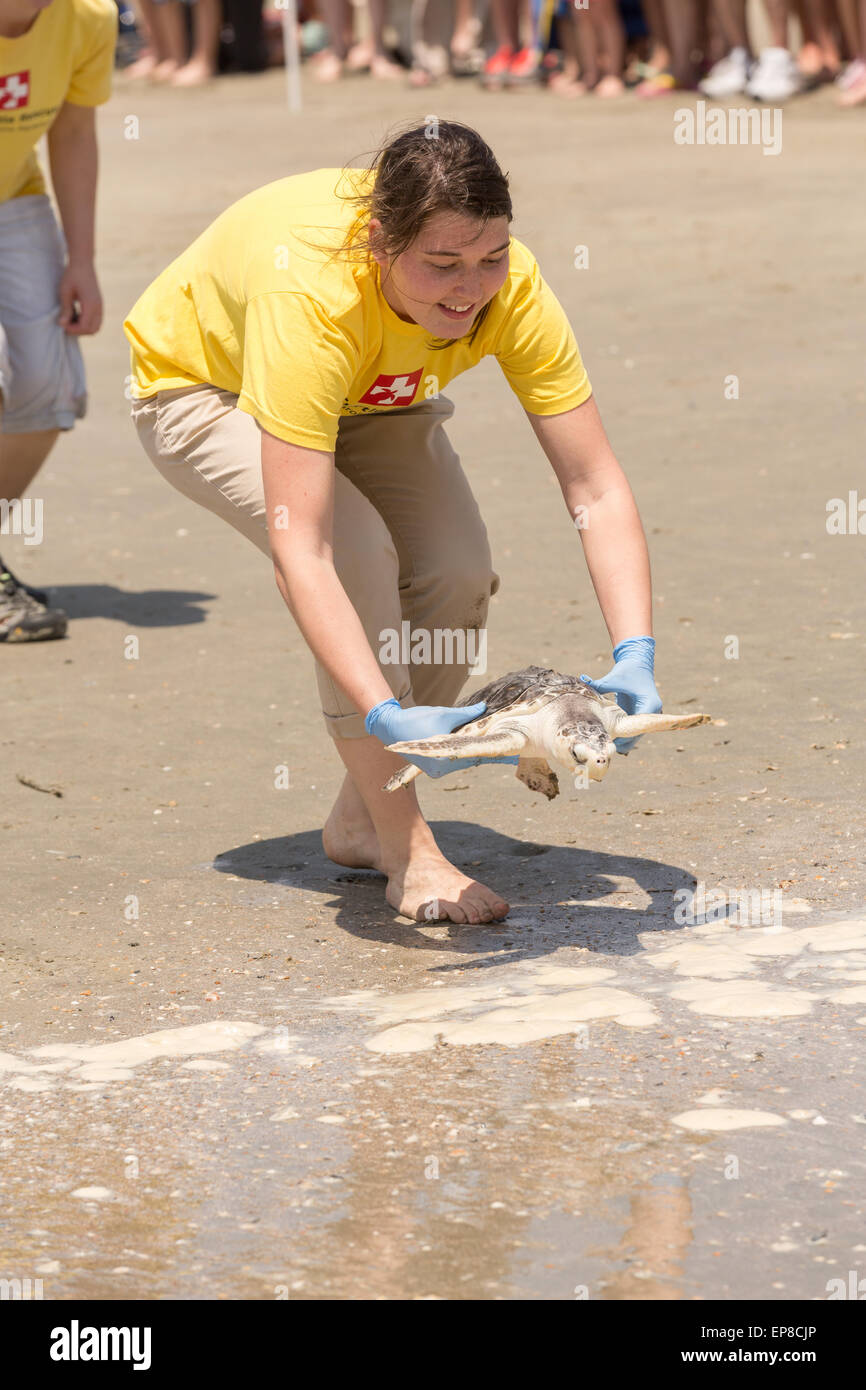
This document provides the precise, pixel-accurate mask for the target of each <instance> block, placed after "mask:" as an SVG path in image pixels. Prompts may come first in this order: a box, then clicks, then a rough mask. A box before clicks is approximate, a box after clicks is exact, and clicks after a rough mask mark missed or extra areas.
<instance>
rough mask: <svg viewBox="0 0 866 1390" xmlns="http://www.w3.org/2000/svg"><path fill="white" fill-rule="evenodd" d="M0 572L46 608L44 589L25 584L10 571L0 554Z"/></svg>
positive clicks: (46, 599)
mask: <svg viewBox="0 0 866 1390" xmlns="http://www.w3.org/2000/svg"><path fill="white" fill-rule="evenodd" d="M0 574H2V575H4V576H5V577H6V578H7V579H11V580H12V582H13V584H17V585H18V588H19V589H23V590H24V592H25V593H28V594H29V595H30V597H31V598H35V600H36V602H37V603H44V604H45V606H46V608H47V607H48V595H47V594H46V592H45V590H44V589H34V588H32V587H31V586H30V585H29V584H25V583H24V581H23V579H19V578H18V577H17V576H16V575H14V574H13V573H12V571H11V569H10V568H9V566H8V565H7V564H6V563H5V562H4V560H3V556H2V555H0Z"/></svg>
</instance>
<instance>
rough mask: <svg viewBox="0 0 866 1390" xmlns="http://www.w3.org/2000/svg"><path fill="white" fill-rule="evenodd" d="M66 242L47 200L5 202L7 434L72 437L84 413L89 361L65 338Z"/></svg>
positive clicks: (2, 304)
mask: <svg viewBox="0 0 866 1390" xmlns="http://www.w3.org/2000/svg"><path fill="white" fill-rule="evenodd" d="M65 260H66V251H65V247H64V244H63V236H62V233H61V231H60V228H59V227H58V225H57V222H56V219H55V217H54V212H53V211H52V208H51V202H50V200H49V198H48V197H47V196H46V195H45V194H44V193H34V194H27V195H26V196H25V197H23V198H9V199H8V200H7V201H6V202H5V203H0V394H2V397H3V400H2V411H3V416H2V422H0V428H2V431H3V433H4V434H25V433H30V432H31V431H33V430H70V429H72V426H73V425H74V424H75V421H76V420H80V419H81V417H82V416H83V415H84V412H85V410H86V409H87V385H86V381H85V376H84V359H83V358H82V356H81V348H80V347H79V346H78V340H77V339H76V338H71V337H70V336H69V334H68V333H64V331H63V329H62V328H61V327H60V324H59V322H58V317H59V314H60V299H59V293H58V291H59V286H60V277H61V275H62V274H63V267H64V264H65Z"/></svg>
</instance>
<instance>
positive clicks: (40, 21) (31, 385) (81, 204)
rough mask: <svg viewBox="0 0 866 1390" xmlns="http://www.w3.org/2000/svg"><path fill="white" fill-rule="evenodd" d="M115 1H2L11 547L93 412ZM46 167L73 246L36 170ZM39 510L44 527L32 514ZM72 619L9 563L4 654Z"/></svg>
mask: <svg viewBox="0 0 866 1390" xmlns="http://www.w3.org/2000/svg"><path fill="white" fill-rule="evenodd" d="M116 34H117V8H116V6H115V4H114V0H0V513H2V523H3V525H2V529H0V534H2V535H6V534H9V533H10V532H13V531H18V532H21V531H22V530H23V531H24V533H25V534H26V536H27V540H28V542H29V543H31V544H32V543H35V539H36V535H37V531H38V537H39V539H41V533H42V516H41V500H38V501H37V503H36V508H34V506H33V505H29V506H28V505H27V504H32V503H33V499H29V498H28V499H27V500H26V503H22V501H21V499H22V496H23V494H24V492H25V491H26V490H27V489H28V487H29V486H30V484H31V483H32V481H33V479H34V478H35V476H36V474H37V473H38V471H39V469H40V468H41V466H42V464H43V463H44V462H45V459H46V458H47V456H48V453H49V451H50V450H51V448H52V446H53V444H54V442H55V440H56V439H57V435H58V432H59V431H60V430H68V429H71V428H72V426H73V425H74V423H75V421H76V420H77V419H80V418H81V417H82V416H83V415H84V412H85V409H86V400H87V397H86V384H85V375H84V365H83V362H82V357H81V350H80V348H79V345H78V342H77V339H78V338H79V337H81V336H83V335H84V334H88V333H96V332H97V330H98V328H99V326H100V323H101V321H102V300H101V297H100V293H99V285H98V283H97V279H96V271H95V269H94V264H93V261H94V244H93V225H94V209H95V203H96V127H95V119H94V107H96V106H98V105H99V104H100V103H101V102H104V101H107V100H108V97H109V95H110V93H111V76H112V71H113V67H114V45H115V39H116ZM42 135H47V137H48V158H49V163H50V167H51V179H52V184H53V187H54V196H55V198H56V200H57V206H58V209H59V213H60V223H61V225H62V228H63V230H62V232H61V230H60V226H58V223H57V220H56V218H55V215H54V212H53V209H52V206H51V201H50V199H49V197H48V194H47V192H46V188H45V180H44V178H43V175H42V171H41V169H40V167H39V163H38V161H37V158H36V144H37V141H38V140H39V138H40V136H42ZM37 508H38V517H39V521H38V527H37V523H36V517H35V516H34V511H35V510H36V509H37ZM66 626H67V622H66V614H65V613H63V612H62V611H60V610H59V609H56V608H50V607H49V606H48V599H47V596H46V595H45V594H44V593H42V592H41V591H40V590H37V589H31V588H30V587H29V586H28V585H25V584H22V583H20V582H19V581H18V580H17V579H16V578H15V576H14V574H13V573H12V571H11V570H10V569H9V568H8V567H7V566H6V565H4V563H3V561H2V560H0V642H23V641H38V640H41V639H43V638H47V637H62V636H63V635H64V633H65V632H66Z"/></svg>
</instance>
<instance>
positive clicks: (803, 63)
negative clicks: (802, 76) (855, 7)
mask: <svg viewBox="0 0 866 1390" xmlns="http://www.w3.org/2000/svg"><path fill="white" fill-rule="evenodd" d="M797 13H798V15H799V18H800V27H801V29H802V31H803V45H802V47H801V49H800V52H799V54H798V59H797V61H798V63H799V66H800V70H801V71H802V72H805V73H806V74H807V75H809V76H817V75H818V74H819V73H822V72H824V71H827V72H831V73H836V72H837V71H838V69H839V62H840V59H839V50H838V48H837V46H836V40H835V38H834V36H833V27H832V23H831V19H830V15H829V14H828V12H827V3H826V0H797Z"/></svg>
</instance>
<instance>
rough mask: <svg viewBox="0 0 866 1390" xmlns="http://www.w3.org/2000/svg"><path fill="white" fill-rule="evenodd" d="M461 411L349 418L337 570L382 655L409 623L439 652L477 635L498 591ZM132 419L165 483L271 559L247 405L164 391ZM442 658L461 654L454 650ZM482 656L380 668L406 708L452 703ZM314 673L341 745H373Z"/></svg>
mask: <svg viewBox="0 0 866 1390" xmlns="http://www.w3.org/2000/svg"><path fill="white" fill-rule="evenodd" d="M453 413H454V406H453V404H452V402H451V401H449V400H447V399H446V398H445V397H444V396H440V397H439V399H438V400H433V401H425V402H424V403H423V404H421V405H418V406H412V407H409V408H407V409H394V410H389V411H388V413H387V414H381V415H353V416H344V417H342V418H341V420H340V427H339V434H338V437H337V447H336V450H335V462H336V474H335V499H334V564H335V567H336V570H337V573H338V575H339V577H340V581H341V583H342V585H343V587H344V589H345V590H346V593H347V594H348V596H349V598H350V599H351V601H352V603H353V605H354V607H355V609H356V611H357V613H358V616H359V618H360V619H361V622H362V623H363V625H364V631H365V632H366V634H367V640H368V641H369V643H370V646H371V648H372V650H373V652H374V654H375V655H376V657H377V658H379V657H380V649H381V648H382V644H383V641H384V640H385V639H384V638H383V633H385V632H386V631H387V630H389V629H390V630H393V631H396V632H397V633H399V632H400V631H401V623H402V622H405V621H408V622H409V623H410V625H411V630H412V632H413V633H414V632H419V631H420V632H428V633H429V634H430V642H431V644H432V643H433V635H434V634H435V633H436V631H437V630H439V631H445V630H448V631H452V632H454V631H464V632H466V633H467V636H468V634H469V633H473V634H475V633H477V630H478V629H479V628H483V627H484V625H485V622H486V618H487V606H488V602H489V599H490V595H491V594H494V593H496V591H497V589H498V588H499V576H498V575H497V574H496V573H495V572H494V571H493V569H492V568H491V559H490V547H489V545H488V542H487V531H486V529H485V526H484V522H483V521H482V519H481V514H480V512H479V510H478V504H477V502H476V501H475V498H474V497H473V495H472V491H471V489H470V487H469V483H468V481H467V479H466V476H465V474H464V472H463V469H462V468H461V467H460V460H459V459H458V457H457V455H456V454H455V452H454V450H453V449H452V447H451V445H450V443H449V441H448V437H447V435H446V433H445V429H444V423H445V421H446V420H447V419H449V418H450V416H451V415H453ZM132 416H133V420H134V422H135V426H136V429H137V430H138V435H139V438H140V440H141V443H142V445H143V446H144V449H145V452H146V453H147V455H148V457H149V458H150V460H151V462H152V463H153V464H155V466H156V467H157V469H158V470H159V472H160V473H161V474H162V476H163V477H164V478H166V479H167V481H168V482H170V483H171V484H172V486H173V487H176V488H177V489H178V491H179V492H182V493H183V494H184V496H186V497H189V498H191V499H192V500H193V501H194V502H198V503H199V505H200V506H202V507H206V508H207V509H208V511H211V512H215V513H216V514H217V516H221V517H222V518H223V520H224V521H227V522H229V524H230V525H232V526H234V527H235V529H236V530H238V531H240V532H241V533H242V534H243V535H244V536H246V537H247V539H248V540H251V541H252V542H253V544H254V545H256V546H258V548H259V550H261V552H262V553H263V554H264V555H267V556H268V558H270V546H269V544H268V533H267V525H266V521H265V501H264V494H263V489H262V468H261V430H260V428H259V425H258V424H257V423H256V421H255V420H254V419H253V418H252V416H251V415H247V414H245V412H244V411H242V410H238V409H237V396H235V395H233V394H232V393H231V392H229V391H221V390H218V389H217V387H215V386H193V387H185V388H183V389H182V390H179V391H160V392H158V394H157V395H155V396H151V397H149V398H147V399H146V400H141V401H133V403H132ZM466 645H468V644H466ZM444 650H445V651H448V652H449V655H450V656H451V657H458V656H459V655H460V654H461V653H460V651H459V649H456V648H455V647H453V646H452V647H450V650H449V648H448V647H447V646H445V647H444ZM442 651H443V647H440V654H441V653H442ZM386 655H387V653H386ZM400 655H403V653H400ZM471 656H472V653H471V652H470V653H469V658H468V660H467V661H462V662H459V663H458V662H457V661H456V660H452V661H449V662H447V663H440V664H438V665H436V664H433V662H431V663H430V664H426V663H425V664H421V663H417V664H414V663H413V664H411V665H406V664H402V665H401V664H396V663H393V662H392V661H386V662H385V663H384V664H383V662H382V661H381V659H380V666H381V668H382V674H383V675H384V677H385V679H386V681H387V682H388V684H389V686H390V687H391V689H392V691H393V692H394V694H395V695H396V697H397V699H398V700H399V701H400V703H401V704H402V705H404V706H405V707H408V706H411V705H416V704H418V705H452V704H454V702H455V700H456V699H457V697H458V695H459V693H460V690H461V688H462V686H463V684H464V682H465V680H466V675H467V671H468V668H469V660H471ZM316 676H317V680H318V686H319V696H320V698H321V702H322V712H323V714H324V716H325V723H326V726H327V728H328V732H329V733H330V734H331V736H332V737H333V738H361V737H363V736H364V733H365V730H364V720H363V715H362V714H359V713H358V711H357V710H356V709H355V708H354V706H353V705H352V704H351V703H350V701H349V700H348V699H347V697H346V695H345V694H344V692H343V691H342V690H341V688H340V687H339V686H337V685H336V684H335V682H334V681H333V680H332V679H331V677H330V676H329V675H328V673H327V671H325V670H324V669H323V668H322V667H321V666H319V664H318V663H317V664H316Z"/></svg>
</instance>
